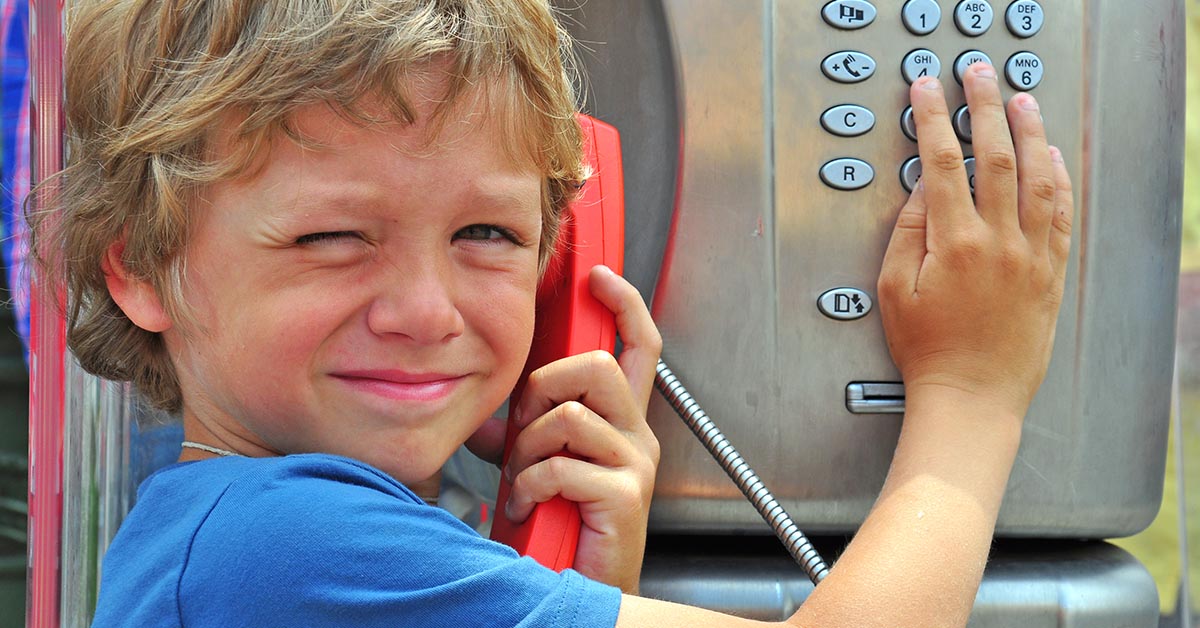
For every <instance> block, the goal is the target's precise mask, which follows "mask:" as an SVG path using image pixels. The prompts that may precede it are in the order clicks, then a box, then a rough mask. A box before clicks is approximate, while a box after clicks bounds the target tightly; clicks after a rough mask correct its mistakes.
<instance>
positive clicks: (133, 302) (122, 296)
mask: <svg viewBox="0 0 1200 628" xmlns="http://www.w3.org/2000/svg"><path fill="white" fill-rule="evenodd" d="M124 253H125V240H124V239H122V240H118V241H116V242H114V243H113V244H112V245H111V246H109V247H108V251H106V252H105V255H104V259H103V260H101V261H100V269H101V270H102V271H104V283H105V284H106V285H107V286H108V294H109V295H111V296H112V300H113V301H114V302H116V304H117V307H119V308H121V311H122V312H125V316H128V317H129V320H130V321H132V322H133V324H134V325H137V326H138V327H141V328H142V329H144V330H146V331H149V332H162V331H166V330H168V329H170V328H171V318H170V317H169V316H167V310H166V308H164V307H163V304H162V300H161V299H159V298H158V293H157V292H156V291H155V290H154V286H152V285H151V284H150V282H148V281H146V280H144V279H139V278H137V277H135V276H133V275H132V274H130V273H129V270H128V269H127V268H125V264H124V262H122V261H121V257H122V255H123V254H124Z"/></svg>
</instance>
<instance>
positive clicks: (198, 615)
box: [179, 461, 620, 628]
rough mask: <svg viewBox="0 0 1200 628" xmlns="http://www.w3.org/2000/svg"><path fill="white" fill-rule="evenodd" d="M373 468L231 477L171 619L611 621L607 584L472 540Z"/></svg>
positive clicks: (196, 543)
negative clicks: (232, 478)
mask: <svg viewBox="0 0 1200 628" xmlns="http://www.w3.org/2000/svg"><path fill="white" fill-rule="evenodd" d="M381 476H382V474H381V473H380V472H378V471H374V470H373V469H369V468H365V467H358V466H357V465H353V464H351V463H349V462H333V463H329V462H327V461H326V462H322V463H315V462H314V463H301V464H297V465H287V466H285V467H283V468H280V467H276V468H274V469H272V470H271V471H270V472H269V473H267V474H263V475H260V476H256V477H253V478H243V479H240V480H238V481H236V482H234V483H233V484H232V485H230V487H229V488H228V489H227V490H226V491H225V493H224V494H223V495H222V497H221V499H220V500H219V501H218V502H217V504H216V505H215V506H214V508H213V509H212V511H211V512H210V513H209V514H208V516H207V517H206V519H205V521H204V523H203V524H202V525H201V526H200V528H199V529H198V530H197V532H196V535H195V537H194V539H193V540H192V545H191V549H190V551H189V553H188V560H187V564H186V566H185V567H184V571H183V575H182V576H181V577H180V590H179V600H180V609H179V610H180V617H181V619H182V620H183V625H184V626H221V627H222V628H232V627H235V626H254V627H256V628H257V627H263V628H265V627H269V626H281V627H282V626H287V627H289V628H294V627H299V626H311V627H314V628H315V627H325V626H355V627H370V626H388V627H397V626H405V627H409V626H411V627H414V628H418V627H424V626H438V627H442V626H450V627H453V628H467V627H472V626H489V627H498V626H520V627H521V628H535V627H541V626H579V627H585V628H591V627H596V628H612V627H613V626H614V625H615V624H616V617H617V611H618V609H619V606H620V591H619V590H617V589H615V588H613V587H609V586H606V585H603V584H600V583H597V582H594V581H592V580H589V579H587V578H585V577H583V576H581V575H580V574H578V573H576V572H574V571H570V570H567V571H565V572H563V573H561V574H560V573H555V572H553V571H551V570H549V569H546V568H544V567H542V566H541V565H539V564H537V563H536V562H534V561H533V560H532V559H529V558H519V557H518V556H517V555H516V553H515V552H513V551H512V550H511V549H509V548H507V547H505V546H503V545H500V544H498V543H494V542H492V541H489V540H487V539H483V538H481V537H480V536H479V535H478V534H476V533H475V531H473V530H471V529H470V528H468V527H467V526H465V525H463V524H462V523H461V522H459V521H458V520H457V519H455V518H454V517H452V516H450V515H449V514H448V513H446V512H445V511H442V510H440V509H438V508H434V507H430V506H427V505H425V504H424V503H419V501H418V500H416V498H415V497H414V496H412V494H411V493H408V492H407V491H406V490H404V489H402V488H401V487H400V486H399V485H397V484H395V483H394V482H391V481H390V479H387V478H386V477H385V476H384V477H381Z"/></svg>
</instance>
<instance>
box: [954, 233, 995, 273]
mask: <svg viewBox="0 0 1200 628" xmlns="http://www.w3.org/2000/svg"><path fill="white" fill-rule="evenodd" d="M987 248H988V246H987V241H986V240H985V239H984V238H983V236H981V235H980V234H978V233H975V231H974V230H968V229H963V230H960V231H958V232H957V233H953V234H951V235H949V236H948V237H947V244H946V249H947V251H946V254H947V256H948V257H950V259H952V260H954V261H955V262H957V263H959V264H976V263H978V262H980V261H982V260H983V259H984V257H985V256H986V255H987Z"/></svg>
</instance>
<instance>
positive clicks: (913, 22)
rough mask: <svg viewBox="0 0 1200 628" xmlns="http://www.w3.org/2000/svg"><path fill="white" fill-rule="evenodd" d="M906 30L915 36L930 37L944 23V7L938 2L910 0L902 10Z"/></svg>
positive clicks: (933, 0) (935, 0) (901, 14)
mask: <svg viewBox="0 0 1200 628" xmlns="http://www.w3.org/2000/svg"><path fill="white" fill-rule="evenodd" d="M900 18H901V19H902V20H903V21H904V28H907V29H908V32H910V33H912V34H913V35H928V34H929V33H932V32H933V31H935V30H937V27H938V24H941V23H942V7H941V6H940V5H938V3H937V0H908V2H905V3H904V8H903V9H901V10H900Z"/></svg>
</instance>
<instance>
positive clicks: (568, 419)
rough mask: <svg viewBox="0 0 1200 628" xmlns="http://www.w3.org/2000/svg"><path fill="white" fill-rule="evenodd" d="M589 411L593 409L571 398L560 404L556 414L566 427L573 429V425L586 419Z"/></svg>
mask: <svg viewBox="0 0 1200 628" xmlns="http://www.w3.org/2000/svg"><path fill="white" fill-rule="evenodd" d="M589 412H591V410H589V409H588V407H587V406H585V405H583V404H582V403H580V402H578V401H575V400H571V401H564V402H562V403H561V404H559V406H558V412H556V413H555V414H556V415H557V416H558V421H559V423H560V424H561V425H562V426H563V427H564V428H565V429H568V430H571V429H573V428H572V426H573V425H575V424H578V423H579V422H581V421H584V420H586V419H587V415H588V413H589Z"/></svg>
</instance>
